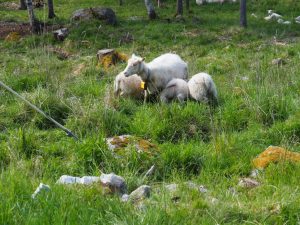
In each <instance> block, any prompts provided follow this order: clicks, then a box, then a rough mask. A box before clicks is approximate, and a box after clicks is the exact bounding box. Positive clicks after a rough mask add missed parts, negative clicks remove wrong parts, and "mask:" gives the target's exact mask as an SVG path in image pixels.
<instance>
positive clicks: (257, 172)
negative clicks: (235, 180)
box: [250, 169, 259, 178]
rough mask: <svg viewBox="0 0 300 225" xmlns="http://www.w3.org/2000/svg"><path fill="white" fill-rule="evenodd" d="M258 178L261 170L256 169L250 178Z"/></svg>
mask: <svg viewBox="0 0 300 225" xmlns="http://www.w3.org/2000/svg"><path fill="white" fill-rule="evenodd" d="M258 176H259V170H258V169H254V170H252V171H251V173H250V177H253V178H255V177H258Z"/></svg>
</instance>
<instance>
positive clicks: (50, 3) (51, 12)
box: [48, 0, 56, 19]
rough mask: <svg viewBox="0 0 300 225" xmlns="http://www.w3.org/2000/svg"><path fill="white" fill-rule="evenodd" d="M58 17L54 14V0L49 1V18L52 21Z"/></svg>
mask: <svg viewBox="0 0 300 225" xmlns="http://www.w3.org/2000/svg"><path fill="white" fill-rule="evenodd" d="M55 16H56V15H55V13H54V5H53V0H48V18H49V19H52V18H54V17H55Z"/></svg>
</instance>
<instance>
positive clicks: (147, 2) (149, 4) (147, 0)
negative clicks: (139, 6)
mask: <svg viewBox="0 0 300 225" xmlns="http://www.w3.org/2000/svg"><path fill="white" fill-rule="evenodd" d="M145 6H146V8H147V13H148V17H149V19H150V20H153V19H155V18H156V13H155V10H154V6H153V5H152V2H151V0H145Z"/></svg>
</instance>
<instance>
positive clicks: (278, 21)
mask: <svg viewBox="0 0 300 225" xmlns="http://www.w3.org/2000/svg"><path fill="white" fill-rule="evenodd" d="M277 23H279V24H286V25H289V24H291V21H284V20H283V19H278V20H277Z"/></svg>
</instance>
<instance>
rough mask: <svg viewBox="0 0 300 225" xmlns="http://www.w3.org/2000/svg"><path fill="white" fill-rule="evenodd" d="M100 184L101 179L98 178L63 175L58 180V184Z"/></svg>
mask: <svg viewBox="0 0 300 225" xmlns="http://www.w3.org/2000/svg"><path fill="white" fill-rule="evenodd" d="M97 182H100V177H96V176H83V177H73V176H69V175H62V176H61V177H60V178H59V179H58V180H57V182H56V183H57V184H84V185H90V184H93V183H97Z"/></svg>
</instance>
